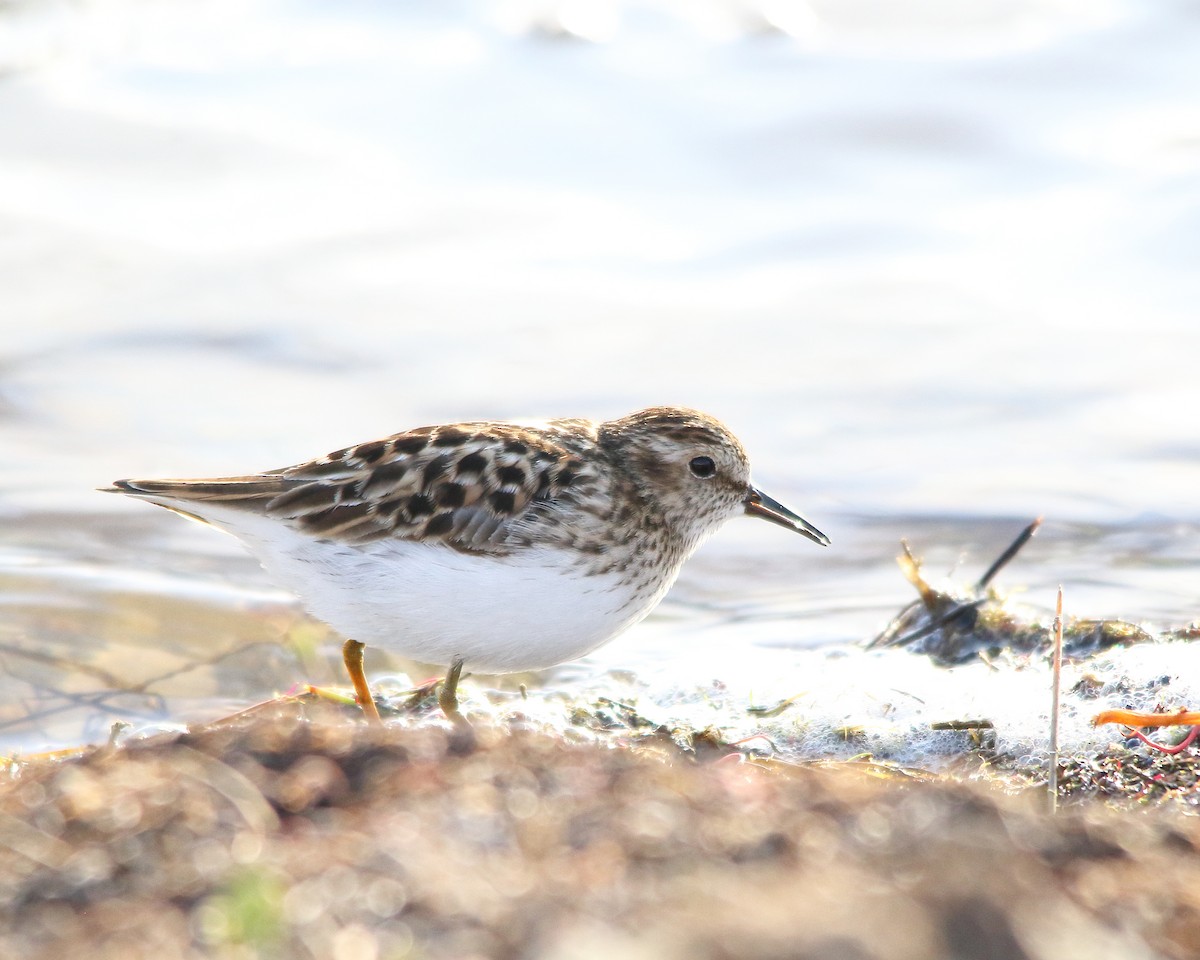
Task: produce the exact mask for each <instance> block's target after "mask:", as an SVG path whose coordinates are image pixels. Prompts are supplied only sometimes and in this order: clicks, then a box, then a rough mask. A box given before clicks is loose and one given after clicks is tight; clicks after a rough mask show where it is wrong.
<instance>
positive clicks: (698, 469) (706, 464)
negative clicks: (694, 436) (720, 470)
mask: <svg viewBox="0 0 1200 960" xmlns="http://www.w3.org/2000/svg"><path fill="white" fill-rule="evenodd" d="M688 469H690V470H691V471H692V473H693V474H694V475H695V476H697V477H699V478H700V479H701V480H707V479H708V478H709V477H711V476H712V475H713V474H714V473H716V472H717V465H716V464H715V463H714V462H713V458H712V457H692V459H691V462H689V463H688Z"/></svg>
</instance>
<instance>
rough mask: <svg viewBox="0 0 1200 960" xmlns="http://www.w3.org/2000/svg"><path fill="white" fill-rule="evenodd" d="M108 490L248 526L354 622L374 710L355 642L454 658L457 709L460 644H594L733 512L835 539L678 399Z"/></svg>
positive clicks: (650, 601)
mask: <svg viewBox="0 0 1200 960" xmlns="http://www.w3.org/2000/svg"><path fill="white" fill-rule="evenodd" d="M109 489H110V490H111V491H112V492H116V493H126V494H129V495H130V496H134V497H137V498H139V499H142V500H148V501H150V502H151V503H157V504H159V505H160V506H163V507H167V508H168V509H170V510H174V511H176V512H177V513H181V514H184V515H185V516H189V517H193V518H196V519H199V520H202V521H204V522H206V523H209V524H212V525H213V526H215V527H217V528H219V529H221V530H225V531H227V532H229V533H231V534H233V535H234V536H235V537H237V538H238V539H239V540H241V541H242V542H243V543H244V544H245V545H246V547H248V548H249V550H250V552H251V553H253V554H254V555H255V556H256V557H257V558H258V560H259V561H260V562H261V563H262V565H263V566H264V567H265V568H266V569H267V571H268V572H269V573H271V574H272V575H273V576H274V577H275V578H276V579H278V581H279V582H280V583H281V584H283V585H284V586H286V587H287V588H288V589H290V590H292V591H294V592H295V593H296V594H297V595H298V596H299V597H301V598H302V600H303V601H304V603H305V605H306V606H307V607H308V609H309V611H310V612H311V613H312V614H314V615H315V616H316V617H318V618H319V619H321V620H324V621H325V622H326V623H328V624H330V625H331V626H332V627H333V628H334V629H335V630H337V631H338V632H339V633H341V634H342V635H343V636H346V637H350V638H352V639H349V640H347V641H346V644H345V646H344V647H343V653H344V658H345V661H346V666H347V669H348V671H349V673H350V676H351V679H352V680H353V682H354V686H355V691H356V693H357V694H358V698H359V701H360V702H361V703H362V706H363V709H364V710H365V711H366V712H367V714H368V715H369V716H372V717H373V718H376V719H377V718H378V712H377V711H376V708H375V704H374V701H373V700H372V699H371V696H370V694H369V692H368V688H367V684H366V680H365V678H364V676H363V671H362V649H363V644H364V643H367V644H378V645H380V646H382V647H386V648H388V649H391V650H395V651H396V652H398V653H400V654H403V655H404V656H406V657H410V658H412V659H414V660H420V661H425V662H428V663H435V664H447V665H449V666H450V673H449V674H448V676H447V679H446V682H445V683H444V684H443V686H442V691H441V695H440V698H439V699H440V702H441V704H442V707H443V709H444V710H445V712H446V714H447V715H448V716H449V717H451V719H453V720H455V721H456V722H461V719H462V718H461V715H460V714H459V712H458V706H457V699H456V696H455V692H456V687H457V683H458V677H459V675H460V673H461V671H462V667H463V664H464V663H466V664H469V665H470V667H471V668H472V669H474V670H479V671H482V672H485V673H511V672H518V671H526V670H538V669H541V668H544V667H549V666H552V665H554V664H558V663H562V662H564V661H566V660H573V659H575V658H577V657H582V656H584V655H585V654H587V653H589V652H591V651H592V650H595V649H596V648H597V647H599V646H601V645H602V644H604V643H607V642H608V641H609V640H611V639H613V638H614V637H615V636H617V635H618V634H619V633H621V632H622V631H623V630H625V629H627V628H628V627H630V626H631V625H633V624H634V623H637V622H638V621H639V620H641V619H642V618H643V617H644V616H646V614H648V613H649V612H650V611H651V610H653V609H654V607H655V606H656V605H657V604H658V602H659V601H660V600H661V599H662V597H663V595H664V594H665V593H666V592H667V590H668V589H669V588H670V586H671V584H672V583H674V582H675V578H676V576H677V575H678V574H679V570H680V568H681V567H682V566H683V563H684V561H685V560H687V558H688V557H689V556H691V554H692V553H693V552H694V551H695V550H696V548H697V547H699V546H700V544H701V543H702V542H703V541H704V540H706V539H707V538H708V537H709V535H711V534H712V533H713V532H715V531H716V530H717V528H718V527H720V526H721V525H722V524H723V523H724V522H725V521H726V520H728V519H729V518H730V517H733V516H735V515H737V514H743V513H744V514H748V515H750V516H754V517H762V518H763V519H766V520H770V521H772V522H773V523H777V524H779V525H781V526H783V527H786V528H787V529H789V530H793V531H795V532H796V533H800V534H803V535H804V536H806V537H808V538H809V539H810V540H813V541H815V542H816V543H819V544H823V545H824V544H828V543H829V540H828V539H827V538H826V537H825V535H824V534H823V533H821V532H820V531H819V530H817V529H816V528H815V527H814V526H812V525H811V524H810V523H808V522H807V521H806V520H804V519H803V518H801V517H799V516H797V515H796V514H795V513H793V512H792V511H790V510H788V509H787V508H786V507H784V506H783V505H782V504H780V503H778V502H777V501H775V500H773V499H772V498H771V497H768V496H767V495H766V494H765V493H763V492H762V491H761V490H759V489H758V488H757V487H755V486H754V485H753V484H752V483H751V481H750V464H749V462H748V460H747V458H746V453H745V451H744V450H743V449H742V445H741V444H740V443H739V442H738V440H737V438H736V437H734V435H733V434H732V433H730V432H729V430H728V429H727V428H726V427H725V426H723V425H722V424H721V423H719V422H718V421H716V420H714V419H713V418H712V417H709V416H707V415H705V414H703V413H699V412H697V411H695V410H687V409H682V408H677V407H654V408H651V409H649V410H642V411H639V412H638V413H633V414H630V415H629V416H627V417H622V418H620V419H619V420H609V421H607V422H604V423H596V422H593V421H590V420H549V421H545V422H542V423H536V424H521V423H500V422H477V423H453V424H444V425H441V426H433V427H420V428H418V429H416V430H408V431H405V432H404V433H397V434H395V435H393V436H390V437H385V438H384V439H382V440H372V441H369V442H367V443H360V444H357V445H356V446H352V447H345V448H343V449H341V450H335V451H334V452H333V453H330V454H328V455H326V456H324V457H320V458H319V459H316V460H311V461H309V462H307V463H301V464H297V465H296V466H291V467H283V468H282V469H278V470H268V471H266V472H265V473H257V474H251V475H248V476H241V477H226V478H219V479H209V480H118V481H116V483H115V486H114V487H112V488H109Z"/></svg>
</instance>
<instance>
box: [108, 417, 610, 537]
mask: <svg viewBox="0 0 1200 960" xmlns="http://www.w3.org/2000/svg"><path fill="white" fill-rule="evenodd" d="M590 426H591V425H590V424H588V423H587V422H586V421H550V422H549V423H547V424H545V425H544V426H539V427H522V426H518V425H514V424H509V423H468V424H454V425H451V426H443V427H421V428H418V429H416V430H410V431H407V432H404V433H399V434H396V435H394V436H391V437H387V438H385V439H382V440H373V441H370V442H367V443H361V444H358V445H356V446H352V447H346V448H343V449H341V450H335V451H334V452H333V453H330V454H328V455H327V456H324V457H321V458H320V459H317V460H313V461H310V462H308V463H302V464H298V465H295V466H291V467H284V468H281V469H279V470H273V471H270V472H269V473H266V474H262V475H258V476H250V477H233V478H228V479H220V480H175V481H138V480H135V481H121V482H120V483H119V484H118V486H119V487H121V489H124V490H126V491H127V492H130V493H134V494H135V495H136V494H137V493H138V492H142V493H146V494H151V495H158V496H161V497H164V498H170V499H172V500H174V501H175V502H177V503H181V504H183V505H184V506H183V509H184V511H185V512H186V504H187V503H189V502H192V503H195V504H196V510H195V513H196V514H199V515H201V516H203V509H202V507H201V505H200V504H201V502H203V501H208V502H221V503H222V504H223V505H224V506H226V507H230V508H235V509H242V510H249V511H253V512H257V513H261V514H263V515H266V516H269V517H274V518H277V519H279V520H283V521H286V522H289V523H291V524H293V525H294V526H295V527H296V528H297V529H299V530H301V531H303V532H305V533H307V534H309V535H311V536H314V537H318V538H328V539H334V540H339V541H342V542H347V543H368V542H370V541H372V540H378V539H381V538H385V537H393V538H400V539H411V540H431V541H438V542H442V543H445V544H446V545H447V546H452V547H455V548H457V549H460V550H464V551H468V552H480V553H506V552H508V550H509V548H510V546H512V545H513V543H514V542H520V543H529V542H536V541H537V540H538V539H539V531H540V527H541V524H540V521H541V520H542V518H543V517H545V516H546V515H547V514H549V513H551V512H553V511H555V510H556V509H559V507H560V505H562V504H564V503H566V502H569V503H570V504H572V505H573V509H578V508H579V504H580V502H581V499H594V497H595V494H596V493H597V492H598V491H597V485H598V483H599V482H600V480H599V477H598V475H597V471H596V469H595V465H594V460H593V459H592V457H593V456H594V452H589V450H586V449H582V445H587V446H589V447H592V446H594V437H595V429H594V427H592V428H591V429H590V430H587V429H585V430H584V431H583V432H582V433H581V432H580V428H581V427H584V428H587V427H590ZM566 428H569V432H568V430H567V429H566ZM547 536H552V535H551V534H550V533H549V532H548V531H547Z"/></svg>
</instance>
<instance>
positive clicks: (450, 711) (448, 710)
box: [438, 657, 471, 730]
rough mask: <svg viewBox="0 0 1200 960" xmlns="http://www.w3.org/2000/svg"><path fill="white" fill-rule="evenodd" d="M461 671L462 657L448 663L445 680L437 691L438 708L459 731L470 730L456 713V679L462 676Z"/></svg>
mask: <svg viewBox="0 0 1200 960" xmlns="http://www.w3.org/2000/svg"><path fill="white" fill-rule="evenodd" d="M462 669H463V659H462V657H455V658H454V660H453V661H452V662H451V663H450V670H449V672H448V673H447V674H446V679H445V680H443V681H442V688H441V690H439V691H438V706H439V707H441V708H442V713H444V714H445V715H446V717H447V718H448V719H449V720H450V721H451V722H452V723H453V724H454V725H455V726H456V727H458V728H459V729H460V730H463V729H465V730H470V729H471V724H469V723H468V722H467V718H466V717H464V716H463V715H462V714H461V713H459V711H458V678H459V677H461V676H462Z"/></svg>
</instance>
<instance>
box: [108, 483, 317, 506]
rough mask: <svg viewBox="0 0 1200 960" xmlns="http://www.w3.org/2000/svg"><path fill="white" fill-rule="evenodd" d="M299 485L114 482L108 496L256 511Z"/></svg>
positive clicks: (165, 503)
mask: <svg viewBox="0 0 1200 960" xmlns="http://www.w3.org/2000/svg"><path fill="white" fill-rule="evenodd" d="M294 482H295V481H289V480H285V479H283V478H282V477H278V476H262V475H258V476H249V477H222V478H220V479H216V480H114V481H113V485H112V486H111V487H101V488H100V489H101V491H102V492H104V493H123V494H126V495H127V496H131V497H137V498H138V499H140V500H149V501H151V502H153V503H159V504H162V505H163V506H168V505H171V504H175V503H188V502H197V503H200V502H207V503H225V504H228V505H229V506H231V507H238V506H241V507H244V508H246V509H254V507H255V506H256V505H258V504H260V503H265V502H266V501H268V500H270V499H272V498H274V497H277V496H279V495H280V494H281V493H283V492H284V491H286V490H288V489H289V488H290V487H291V486H293V484H294Z"/></svg>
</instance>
